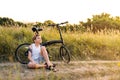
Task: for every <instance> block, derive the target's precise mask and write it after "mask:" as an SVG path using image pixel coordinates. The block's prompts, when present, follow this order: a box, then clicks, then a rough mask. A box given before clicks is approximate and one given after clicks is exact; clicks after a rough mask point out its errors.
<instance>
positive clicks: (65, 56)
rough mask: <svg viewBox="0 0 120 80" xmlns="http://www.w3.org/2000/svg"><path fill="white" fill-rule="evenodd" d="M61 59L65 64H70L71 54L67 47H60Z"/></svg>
mask: <svg viewBox="0 0 120 80" xmlns="http://www.w3.org/2000/svg"><path fill="white" fill-rule="evenodd" d="M60 57H61V58H62V60H63V61H64V62H65V63H69V62H70V52H69V50H68V49H67V48H66V47H65V46H61V47H60Z"/></svg>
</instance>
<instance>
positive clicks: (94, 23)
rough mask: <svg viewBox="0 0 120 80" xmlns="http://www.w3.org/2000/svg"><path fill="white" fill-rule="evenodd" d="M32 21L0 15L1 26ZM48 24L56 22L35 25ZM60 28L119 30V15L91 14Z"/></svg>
mask: <svg viewBox="0 0 120 80" xmlns="http://www.w3.org/2000/svg"><path fill="white" fill-rule="evenodd" d="M33 24H34V23H23V22H18V21H14V20H13V19H11V18H7V17H3V18H2V17H0V25H1V26H7V27H10V26H18V27H29V26H32V25H33ZM48 24H56V23H55V22H54V21H52V20H46V21H44V22H43V23H41V22H36V26H46V27H47V25H48ZM61 29H62V30H63V31H65V32H67V31H72V32H74V31H82V32H84V31H91V32H94V33H95V32H98V31H99V32H101V31H107V30H119V31H120V17H119V16H115V17H112V16H111V15H110V14H108V13H101V14H99V15H93V16H92V18H88V19H87V21H86V22H84V21H80V22H79V24H70V23H69V24H67V25H66V26H65V27H61Z"/></svg>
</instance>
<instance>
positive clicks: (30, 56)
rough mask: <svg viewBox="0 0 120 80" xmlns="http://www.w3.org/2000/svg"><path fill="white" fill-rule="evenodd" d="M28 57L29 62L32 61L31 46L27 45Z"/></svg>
mask: <svg viewBox="0 0 120 80" xmlns="http://www.w3.org/2000/svg"><path fill="white" fill-rule="evenodd" d="M28 59H29V60H30V62H34V60H33V59H32V49H31V46H30V47H29V50H28Z"/></svg>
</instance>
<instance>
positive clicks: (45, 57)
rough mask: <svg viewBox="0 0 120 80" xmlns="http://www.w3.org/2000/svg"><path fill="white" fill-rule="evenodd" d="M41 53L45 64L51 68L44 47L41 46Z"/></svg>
mask: <svg viewBox="0 0 120 80" xmlns="http://www.w3.org/2000/svg"><path fill="white" fill-rule="evenodd" d="M41 52H42V53H41V55H42V56H43V57H44V59H45V61H46V63H47V64H48V66H52V65H53V64H52V63H51V62H50V60H49V57H48V53H47V50H46V48H45V47H44V46H42V49H41Z"/></svg>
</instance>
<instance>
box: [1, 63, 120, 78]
mask: <svg viewBox="0 0 120 80" xmlns="http://www.w3.org/2000/svg"><path fill="white" fill-rule="evenodd" d="M54 63H56V64H57V68H58V69H59V71H58V72H52V71H47V70H45V69H27V67H26V65H21V64H19V63H0V80H120V61H74V62H71V63H70V64H64V63H63V62H54Z"/></svg>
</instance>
